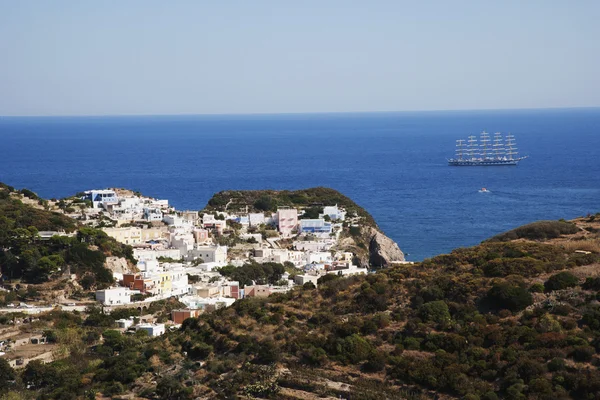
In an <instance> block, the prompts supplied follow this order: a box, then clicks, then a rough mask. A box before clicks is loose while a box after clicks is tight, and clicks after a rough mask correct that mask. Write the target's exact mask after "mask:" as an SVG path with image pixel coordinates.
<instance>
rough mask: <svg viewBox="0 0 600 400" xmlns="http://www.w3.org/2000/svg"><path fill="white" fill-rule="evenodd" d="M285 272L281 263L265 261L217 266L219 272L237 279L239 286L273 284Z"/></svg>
mask: <svg viewBox="0 0 600 400" xmlns="http://www.w3.org/2000/svg"><path fill="white" fill-rule="evenodd" d="M284 272H285V267H284V266H283V264H279V263H274V262H266V263H262V264H259V263H256V262H252V263H246V264H244V265H242V266H241V267H234V266H233V265H226V266H224V267H221V268H219V273H220V274H221V275H223V276H225V277H227V278H229V279H231V280H233V281H238V282H239V283H240V287H241V288H243V287H244V286H248V285H252V283H255V284H257V285H268V284H271V285H274V284H276V283H278V282H279V281H280V280H281V276H282V275H283V274H284Z"/></svg>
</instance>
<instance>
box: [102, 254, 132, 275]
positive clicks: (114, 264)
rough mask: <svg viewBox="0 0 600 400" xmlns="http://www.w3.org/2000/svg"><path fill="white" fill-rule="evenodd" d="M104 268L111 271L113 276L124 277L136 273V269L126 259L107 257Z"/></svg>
mask: <svg viewBox="0 0 600 400" xmlns="http://www.w3.org/2000/svg"><path fill="white" fill-rule="evenodd" d="M104 266H105V267H106V268H108V269H109V270H111V271H112V272H113V274H120V275H123V274H129V273H132V272H136V268H135V267H133V266H132V265H130V264H129V263H128V262H127V259H125V258H124V257H106V263H105V264H104Z"/></svg>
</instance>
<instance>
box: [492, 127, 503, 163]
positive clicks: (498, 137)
mask: <svg viewBox="0 0 600 400" xmlns="http://www.w3.org/2000/svg"><path fill="white" fill-rule="evenodd" d="M494 153H495V154H496V159H500V158H502V155H503V154H504V144H503V143H502V134H501V133H500V132H496V133H494Z"/></svg>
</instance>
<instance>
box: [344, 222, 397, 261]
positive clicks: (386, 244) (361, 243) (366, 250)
mask: <svg viewBox="0 0 600 400" xmlns="http://www.w3.org/2000/svg"><path fill="white" fill-rule="evenodd" d="M337 250H341V251H350V252H352V253H354V254H355V256H356V258H355V260H354V262H355V263H356V264H357V265H358V266H360V267H363V268H386V267H389V266H391V264H392V263H393V262H394V261H404V260H405V259H404V253H403V252H402V250H400V247H398V244H397V243H396V242H394V241H393V240H392V239H390V238H389V237H387V236H385V235H384V234H383V233H381V232H380V231H379V230H378V229H377V228H374V227H371V226H364V227H362V228H361V229H360V234H357V235H345V237H342V239H341V240H340V242H339V244H338V246H337Z"/></svg>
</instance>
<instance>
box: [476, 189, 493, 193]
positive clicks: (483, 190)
mask: <svg viewBox="0 0 600 400" xmlns="http://www.w3.org/2000/svg"><path fill="white" fill-rule="evenodd" d="M479 193H491V192H490V191H489V190H487V189H486V188H481V189H480V190H479Z"/></svg>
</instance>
